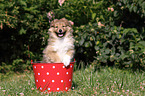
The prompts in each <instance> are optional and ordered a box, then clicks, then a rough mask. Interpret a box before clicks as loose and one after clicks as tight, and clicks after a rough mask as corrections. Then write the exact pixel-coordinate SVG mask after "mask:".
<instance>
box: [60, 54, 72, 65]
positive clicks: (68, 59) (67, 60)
mask: <svg viewBox="0 0 145 96" xmlns="http://www.w3.org/2000/svg"><path fill="white" fill-rule="evenodd" d="M70 59H71V57H70V56H69V55H65V56H64V58H63V60H62V63H64V66H65V67H67V66H68V65H69V64H70Z"/></svg>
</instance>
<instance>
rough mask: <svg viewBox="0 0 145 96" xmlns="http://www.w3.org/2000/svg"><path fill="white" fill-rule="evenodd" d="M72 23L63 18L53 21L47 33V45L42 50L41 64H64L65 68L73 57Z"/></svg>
mask: <svg viewBox="0 0 145 96" xmlns="http://www.w3.org/2000/svg"><path fill="white" fill-rule="evenodd" d="M72 25H73V22H72V21H68V20H67V19H65V18H62V19H59V20H58V19H55V20H54V21H52V22H51V24H50V29H49V31H48V34H49V39H48V45H47V46H46V48H45V49H44V50H43V62H46V63H59V62H61V63H64V65H65V66H66V67H67V66H68V65H69V64H70V62H71V59H72V58H73V55H74V52H75V51H74V41H75V40H74V38H73V34H72V32H73V29H72V27H71V26H72Z"/></svg>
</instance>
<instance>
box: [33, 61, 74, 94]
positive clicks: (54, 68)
mask: <svg viewBox="0 0 145 96" xmlns="http://www.w3.org/2000/svg"><path fill="white" fill-rule="evenodd" d="M74 63H75V62H71V63H70V65H69V66H68V67H65V66H64V65H63V63H39V62H37V63H35V62H33V61H31V64H32V66H33V72H34V78H35V84H36V88H37V89H38V90H40V91H41V92H43V91H45V90H47V91H48V92H59V91H68V90H70V89H71V86H72V76H73V67H74Z"/></svg>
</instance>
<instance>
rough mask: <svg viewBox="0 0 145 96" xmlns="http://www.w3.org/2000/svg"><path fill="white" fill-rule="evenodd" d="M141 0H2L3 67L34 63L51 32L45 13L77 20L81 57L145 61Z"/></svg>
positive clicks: (113, 61) (133, 63)
mask: <svg viewBox="0 0 145 96" xmlns="http://www.w3.org/2000/svg"><path fill="white" fill-rule="evenodd" d="M144 4H145V2H144V1H143V0H130V1H126V0H118V1H108V0H79V1H78V0H66V1H65V2H64V4H63V5H62V6H60V5H59V4H58V0H49V1H48V0H29V1H28V0H27V1H23V0H1V1H0V38H1V41H0V50H1V51H0V54H1V55H0V62H1V65H0V66H1V69H0V70H1V72H8V71H9V70H21V69H22V70H25V69H30V68H29V66H30V60H31V59H33V60H35V61H36V60H37V61H38V60H41V59H42V51H43V49H44V47H45V46H46V44H47V39H48V38H49V36H48V34H47V30H48V28H49V19H48V18H47V13H48V12H49V11H53V12H54V13H55V18H63V17H65V18H67V19H69V20H72V21H73V22H74V24H75V25H74V37H75V39H76V42H75V46H76V55H75V58H76V59H77V62H80V61H84V62H85V63H89V62H92V61H94V62H96V63H97V64H106V65H107V64H115V65H117V66H119V67H121V68H122V67H124V66H126V67H135V68H136V67H144V62H145V61H144V58H145V57H144V54H145V50H144V49H145V45H144V43H145V42H144V41H145V32H144V15H145V12H144Z"/></svg>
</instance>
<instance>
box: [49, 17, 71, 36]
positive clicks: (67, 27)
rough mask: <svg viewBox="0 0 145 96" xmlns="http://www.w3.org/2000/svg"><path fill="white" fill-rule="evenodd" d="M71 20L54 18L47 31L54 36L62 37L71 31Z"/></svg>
mask: <svg viewBox="0 0 145 96" xmlns="http://www.w3.org/2000/svg"><path fill="white" fill-rule="evenodd" d="M72 25H73V22H72V21H68V20H67V19H65V18H62V19H59V20H58V19H55V20H54V21H52V22H51V24H50V29H49V32H50V34H51V35H52V36H53V37H55V38H62V37H65V36H66V35H68V34H70V33H71V29H72V28H71V26H72Z"/></svg>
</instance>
